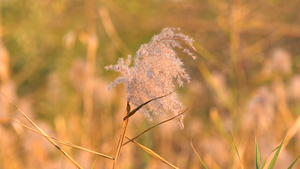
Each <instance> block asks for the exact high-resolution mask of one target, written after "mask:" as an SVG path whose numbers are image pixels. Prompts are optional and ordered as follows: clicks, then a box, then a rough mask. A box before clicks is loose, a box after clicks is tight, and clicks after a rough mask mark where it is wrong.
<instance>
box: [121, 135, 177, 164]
mask: <svg viewBox="0 0 300 169" xmlns="http://www.w3.org/2000/svg"><path fill="white" fill-rule="evenodd" d="M126 138H127V139H128V140H130V141H131V142H133V143H134V144H136V145H137V146H138V147H140V148H141V149H143V150H144V151H146V152H147V153H149V154H150V155H152V156H153V157H155V158H157V159H159V160H160V161H162V162H163V163H165V164H167V165H169V166H170V167H172V168H175V169H179V168H178V167H176V166H174V165H173V164H171V163H169V162H168V161H167V160H165V159H164V158H162V157H161V156H160V155H158V154H157V153H155V152H154V151H153V150H151V149H149V148H147V147H145V146H143V145H141V144H139V143H137V142H136V141H133V140H132V139H130V138H128V137H126Z"/></svg>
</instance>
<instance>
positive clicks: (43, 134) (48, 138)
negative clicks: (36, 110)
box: [0, 91, 82, 169]
mask: <svg viewBox="0 0 300 169" xmlns="http://www.w3.org/2000/svg"><path fill="white" fill-rule="evenodd" d="M0 92H1V94H2V95H3V96H4V97H5V98H6V100H7V101H8V102H9V103H10V104H11V105H13V106H14V107H15V109H17V110H18V112H20V113H21V114H22V115H23V117H24V118H25V119H26V120H27V121H29V122H30V124H32V125H33V126H34V127H35V128H36V129H37V130H38V132H39V133H40V134H41V135H42V136H44V137H45V138H46V139H47V140H48V141H49V142H50V143H51V144H52V145H53V146H54V147H56V148H57V149H58V150H59V151H60V152H61V153H62V154H63V155H64V156H66V157H67V158H68V159H69V160H70V161H71V162H72V163H73V164H74V165H75V166H76V167H77V168H80V169H82V167H81V166H80V165H79V164H78V163H77V162H76V161H75V160H74V159H73V158H72V157H71V156H70V155H69V154H68V153H67V152H65V151H64V150H63V149H62V148H60V147H59V146H58V145H57V144H56V143H55V142H54V140H53V139H52V138H51V137H49V136H48V134H46V133H45V132H44V131H43V130H42V129H41V128H40V127H39V126H38V125H36V124H35V123H34V122H33V121H32V120H31V119H30V118H29V117H28V116H27V115H26V114H25V113H24V112H23V111H22V110H21V109H20V108H19V107H18V106H16V105H15V104H14V103H13V102H12V101H11V100H10V99H9V98H8V97H7V96H6V95H5V94H4V93H3V92H2V91H0Z"/></svg>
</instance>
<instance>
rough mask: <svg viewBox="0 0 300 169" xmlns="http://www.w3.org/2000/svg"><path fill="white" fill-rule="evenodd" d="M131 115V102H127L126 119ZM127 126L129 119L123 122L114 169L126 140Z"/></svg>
mask: <svg viewBox="0 0 300 169" xmlns="http://www.w3.org/2000/svg"><path fill="white" fill-rule="evenodd" d="M129 113H130V105H129V102H128V101H127V107H126V113H125V117H126V116H127V115H128V114H129ZM127 124H128V118H127V119H124V120H123V124H122V130H121V134H120V137H119V142H118V147H117V153H116V156H115V161H114V164H113V169H116V168H117V167H116V166H117V162H118V158H119V155H120V152H121V148H122V144H123V140H124V136H125V133H126V128H127Z"/></svg>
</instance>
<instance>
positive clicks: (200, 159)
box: [191, 141, 207, 169]
mask: <svg viewBox="0 0 300 169" xmlns="http://www.w3.org/2000/svg"><path fill="white" fill-rule="evenodd" d="M191 145H192V149H193V150H194V152H195V154H196V155H197V157H198V159H199V161H200V162H201V164H202V166H203V167H204V168H205V169H207V167H206V165H205V163H204V162H203V160H202V158H201V157H200V155H199V154H198V153H197V151H196V149H195V148H194V145H193V142H192V141H191Z"/></svg>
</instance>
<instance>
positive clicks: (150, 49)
mask: <svg viewBox="0 0 300 169" xmlns="http://www.w3.org/2000/svg"><path fill="white" fill-rule="evenodd" d="M176 30H177V29H175V28H165V29H163V30H162V32H161V33H160V34H158V35H156V36H154V37H153V38H152V40H151V41H150V42H149V43H147V44H143V45H142V46H141V47H140V49H139V50H138V51H137V54H136V57H135V58H134V65H133V66H132V67H129V65H130V63H131V60H132V59H131V56H130V55H129V56H128V58H127V60H126V61H124V59H123V58H121V59H119V61H118V63H117V64H116V65H110V66H106V67H105V68H106V69H107V70H108V69H111V70H114V71H116V72H120V73H121V76H120V77H118V78H116V79H115V80H114V81H113V82H112V84H111V85H110V86H109V87H108V88H111V87H114V86H116V85H117V84H119V83H123V84H124V85H125V86H126V89H127V100H128V101H129V102H130V103H132V104H133V105H135V106H139V105H141V104H142V103H144V102H146V101H148V100H150V99H153V98H155V97H159V96H162V95H165V94H168V93H170V92H172V91H173V90H174V89H175V86H174V84H173V81H174V79H175V80H176V81H177V83H178V84H179V86H182V85H183V83H184V81H186V82H190V77H189V75H188V74H187V73H186V71H185V70H184V69H183V67H182V66H183V63H182V62H181V60H180V59H179V58H178V57H177V53H176V52H175V50H174V48H179V49H182V50H183V52H185V53H187V54H188V55H190V56H192V58H193V59H196V57H195V56H194V55H193V53H192V52H190V50H189V49H186V48H184V47H183V46H182V44H185V45H187V46H189V47H190V48H192V49H194V50H195V48H194V47H193V39H191V38H189V37H188V36H186V35H183V34H181V33H176V32H175V31H176ZM182 108H183V105H182V103H181V102H180V101H178V99H177V95H176V93H173V94H171V95H168V96H167V97H164V98H161V99H157V100H155V101H153V102H150V103H149V104H148V105H147V107H145V108H142V109H141V110H140V111H141V112H142V113H144V114H145V115H146V116H147V117H149V118H150V116H149V112H152V113H153V114H159V113H163V112H166V111H172V112H173V113H175V114H178V113H180V110H182ZM180 126H181V127H183V116H181V117H180Z"/></svg>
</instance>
